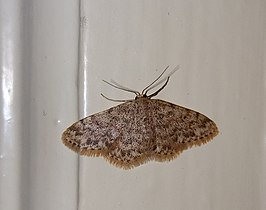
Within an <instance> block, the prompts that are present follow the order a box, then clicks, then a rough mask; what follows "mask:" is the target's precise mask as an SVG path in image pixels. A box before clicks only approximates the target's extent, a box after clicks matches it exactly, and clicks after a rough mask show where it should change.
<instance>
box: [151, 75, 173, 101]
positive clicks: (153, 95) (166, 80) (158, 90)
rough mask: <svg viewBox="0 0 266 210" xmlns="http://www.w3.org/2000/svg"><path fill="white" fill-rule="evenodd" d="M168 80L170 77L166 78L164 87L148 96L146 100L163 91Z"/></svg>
mask: <svg viewBox="0 0 266 210" xmlns="http://www.w3.org/2000/svg"><path fill="white" fill-rule="evenodd" d="M169 78H170V77H167V79H166V82H165V83H164V85H163V86H162V87H161V88H160V89H159V90H157V91H156V92H155V93H153V94H151V95H149V96H147V97H148V98H151V97H154V96H156V95H157V94H158V93H159V92H161V91H162V89H164V88H165V86H166V85H167V83H168V81H169Z"/></svg>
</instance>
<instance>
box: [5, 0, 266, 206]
mask: <svg viewBox="0 0 266 210" xmlns="http://www.w3.org/2000/svg"><path fill="white" fill-rule="evenodd" d="M78 6H79V5H78V2H77V1H71V0H69V1H59V0H57V1H38V0H37V1H23V3H22V1H18V0H17V1H15V0H13V1H8V3H7V1H3V0H0V21H1V22H0V50H1V54H0V66H1V72H0V73H1V79H0V85H1V87H0V108H1V110H0V186H1V187H0V209H5V210H24V209H27V210H35V209H38V210H39V209H40V210H42V209H43V210H47V209H69V210H72V209H73V210H74V209H80V210H85V209H86V210H87V209H116V210H119V209H123V210H124V209H129V210H131V209H132V210H134V209H145V210H147V209H154V210H157V209H158V210H159V209H167V210H174V209H175V210H176V209H182V210H183V209H186V210H192V209H193V210H194V209H198V210H201V209H202V210H203V209H204V210H208V209H210V210H213V209H215V210H220V209H221V210H224V209H243V210H249V209H260V210H263V209H265V208H266V201H265V199H264V198H265V197H266V190H265V188H266V183H265V182H266V181H265V175H266V166H265V165H266V161H265V160H266V137H265V136H266V135H265V130H266V127H265V117H266V115H265V113H266V112H265V104H266V103H265V102H266V97H265V96H266V95H265V84H266V83H265V81H266V78H265V64H266V63H265V49H266V43H265V34H266V31H265V21H266V19H265V12H266V11H265V9H266V7H265V6H266V5H265V1H263V0H254V1H252V2H251V1H250V2H248V1H243V0H236V1H230V2H228V1H223V0H216V1H210V0H203V1H185V0H181V1H171V0H169V1H159V0H153V1H151V0H150V1H148V0H147V1H139V0H137V1H123V0H111V1H103V0H97V1H93V0H86V1H83V0H81V3H80V14H79V11H78V10H79V9H78ZM79 16H80V17H79ZM79 33H80V34H79ZM78 48H79V49H78ZM167 65H170V66H171V67H172V68H174V67H175V66H176V65H180V70H178V71H177V72H176V73H175V74H174V75H173V76H172V77H171V79H170V82H169V84H168V86H167V87H166V88H165V90H164V91H163V92H162V93H160V94H159V96H158V97H157V98H160V99H163V100H167V101H170V102H172V103H176V104H179V105H182V106H186V107H189V108H192V109H194V110H197V111H200V112H202V113H204V114H206V115H207V116H209V117H210V118H212V119H213V120H214V121H215V122H216V123H217V125H218V126H219V129H220V135H219V136H218V137H217V138H215V140H214V141H212V142H210V143H208V144H206V145H204V146H202V147H197V148H193V149H190V150H187V151H185V152H184V153H183V154H181V156H180V157H178V158H177V159H175V160H173V161H171V162H169V163H155V162H149V163H147V164H145V165H143V166H140V167H137V168H135V169H133V170H129V171H124V170H121V169H118V168H115V167H113V166H111V165H109V164H108V163H107V162H105V161H104V160H103V159H102V158H87V157H81V158H80V161H79V158H78V156H77V155H76V154H75V153H74V152H72V151H70V150H69V149H67V148H66V147H65V146H64V145H63V144H62V143H61V140H60V137H61V133H62V131H63V130H64V129H65V128H66V127H68V126H69V125H70V124H71V123H73V122H74V121H76V120H77V119H78V118H81V117H84V116H86V115H89V114H92V113H95V112H98V111H101V110H104V109H107V108H110V107H111V106H115V105H117V104H116V103H113V102H110V101H107V100H105V99H104V98H102V97H101V96H100V93H104V94H105V95H107V96H108V97H111V98H117V99H128V98H133V97H134V95H132V94H128V93H125V92H121V91H119V90H116V89H113V88H111V87H110V86H108V85H106V84H104V83H102V81H101V80H102V79H105V80H110V79H114V80H116V81H117V82H118V83H121V84H122V85H125V86H128V87H130V88H132V89H136V90H141V89H143V88H144V87H145V86H146V85H147V84H149V83H150V82H151V81H152V80H153V79H154V78H156V77H157V76H158V75H159V74H160V73H161V71H162V70H163V69H164V68H165V67H166V66H167Z"/></svg>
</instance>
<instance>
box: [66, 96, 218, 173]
mask: <svg viewBox="0 0 266 210" xmlns="http://www.w3.org/2000/svg"><path fill="white" fill-rule="evenodd" d="M217 134H218V128H217V126H216V125H215V123H214V122H213V121H212V120H210V119H209V118H208V117H206V116H204V115H203V114H200V113H199V112H196V111H193V110H190V109H187V108H184V107H181V106H178V105H175V104H172V103H169V102H166V101H163V100H159V99H150V98H145V97H141V98H137V99H135V100H132V101H129V102H125V103H122V104H120V105H118V106H115V107H112V108H110V109H108V110H105V111H103V112H99V113H97V114H94V115H91V116H89V117H86V118H84V119H82V120H80V121H78V122H76V123H74V124H73V125H72V126H70V127H69V128H68V129H67V130H66V131H65V132H64V133H63V135H62V141H63V143H64V144H65V145H66V146H67V147H69V148H70V149H72V150H74V151H75V152H77V153H79V154H80V155H87V156H102V157H104V158H105V159H106V160H107V161H109V162H110V163H111V164H113V165H115V166H118V167H121V168H123V169H130V168H133V167H136V166H139V165H141V164H143V163H145V162H147V161H150V160H155V161H160V162H162V161H169V160H172V159H174V158H175V157H177V156H178V155H179V154H180V153H181V152H182V151H183V150H186V149H188V148H190V147H192V146H194V145H198V146H199V145H201V144H204V143H207V142H208V141H210V140H211V139H212V138H213V137H215V136H216V135H217Z"/></svg>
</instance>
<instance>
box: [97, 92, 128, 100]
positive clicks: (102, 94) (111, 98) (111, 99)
mask: <svg viewBox="0 0 266 210" xmlns="http://www.w3.org/2000/svg"><path fill="white" fill-rule="evenodd" d="M101 96H102V97H104V98H105V99H107V100H109V101H113V102H128V101H133V100H130V99H129V100H120V99H112V98H108V97H106V96H105V95H103V94H102V93H101Z"/></svg>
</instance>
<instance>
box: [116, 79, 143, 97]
mask: <svg viewBox="0 0 266 210" xmlns="http://www.w3.org/2000/svg"><path fill="white" fill-rule="evenodd" d="M111 83H113V84H115V85H116V86H117V87H120V88H122V89H124V90H126V91H129V92H132V93H135V94H136V95H140V93H139V92H138V91H136V90H133V89H131V88H128V87H125V86H123V85H120V84H119V83H117V82H116V81H114V80H111Z"/></svg>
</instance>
